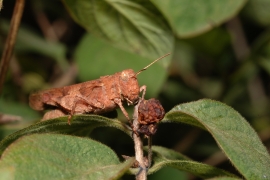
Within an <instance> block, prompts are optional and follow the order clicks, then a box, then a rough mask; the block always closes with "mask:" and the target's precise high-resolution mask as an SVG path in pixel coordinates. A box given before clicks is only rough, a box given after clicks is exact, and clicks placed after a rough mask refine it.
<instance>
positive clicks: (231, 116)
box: [161, 99, 270, 179]
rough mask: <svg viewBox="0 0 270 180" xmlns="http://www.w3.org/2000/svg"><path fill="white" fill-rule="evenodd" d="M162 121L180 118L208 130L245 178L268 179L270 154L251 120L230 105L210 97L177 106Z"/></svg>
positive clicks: (184, 121) (269, 174) (175, 120)
mask: <svg viewBox="0 0 270 180" xmlns="http://www.w3.org/2000/svg"><path fill="white" fill-rule="evenodd" d="M161 122H163V123H166V122H177V123H179V122H181V123H186V124H190V125H194V126H197V127H200V128H203V129H205V130H207V131H209V132H210V133H211V134H212V136H213V137H214V138H215V140H216V142H217V144H218V145H219V147H220V148H221V149H222V150H223V152H224V153H225V154H226V155H227V157H228V158H229V159H230V161H231V162H232V163H233V165H234V166H235V167H236V168H237V169H238V171H239V172H240V173H241V174H242V175H243V176H244V177H245V178H246V179H269V177H270V171H269V168H270V157H269V154H268V152H267V150H266V148H265V147H264V146H263V144H262V142H261V140H260V138H259V137H258V135H257V134H256V132H255V131H254V129H252V127H251V126H250V125H249V124H248V122H247V121H246V120H245V119H244V118H243V117H242V116H241V115H240V114H239V113H238V112H236V111H235V110H234V109H232V108H231V107H229V106H227V105H225V104H223V103H220V102H217V101H213V100H209V99H204V100H199V101H195V102H191V103H185V104H181V105H178V106H176V107H174V108H173V109H172V110H171V111H169V112H168V113H167V114H166V116H165V118H164V120H162V121H161Z"/></svg>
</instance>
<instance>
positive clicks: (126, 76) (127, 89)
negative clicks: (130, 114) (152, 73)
mask: <svg viewBox="0 0 270 180" xmlns="http://www.w3.org/2000/svg"><path fill="white" fill-rule="evenodd" d="M119 85H120V90H121V96H122V98H123V99H125V100H126V101H127V103H128V105H133V104H135V103H136V102H137V101H138V100H139V94H140V86H139V83H138V80H137V77H136V74H135V72H134V71H133V70H132V69H126V70H123V71H122V72H121V74H120V78H119Z"/></svg>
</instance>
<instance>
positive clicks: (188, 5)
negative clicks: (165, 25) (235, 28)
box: [151, 0, 246, 37]
mask: <svg viewBox="0 0 270 180" xmlns="http://www.w3.org/2000/svg"><path fill="white" fill-rule="evenodd" d="M151 2H152V3H153V4H154V5H156V6H157V7H158V9H159V10H160V11H161V12H162V13H163V15H164V16H165V17H166V18H167V20H168V21H169V23H170V25H171V27H172V28H173V30H174V32H175V33H176V34H177V36H178V37H192V36H195V35H198V34H201V33H203V32H206V31H208V30H211V29H212V28H214V27H216V26H218V25H220V24H222V23H223V22H225V21H227V20H228V19H230V18H232V17H234V16H235V15H236V14H237V13H238V12H239V11H240V9H241V8H242V7H243V6H244V4H245V2H246V0H226V1H217V0H208V1H190V0H166V1H164V0H151Z"/></svg>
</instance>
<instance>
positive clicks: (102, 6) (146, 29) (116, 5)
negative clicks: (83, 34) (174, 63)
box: [63, 0, 174, 59]
mask: <svg viewBox="0 0 270 180" xmlns="http://www.w3.org/2000/svg"><path fill="white" fill-rule="evenodd" d="M63 2H64V3H65V5H66V7H67V9H68V10H69V12H70V14H71V16H72V17H73V19H74V20H75V21H76V22H77V23H79V24H80V25H82V26H83V27H84V28H85V29H87V30H88V31H89V32H91V33H93V34H95V35H96V36H98V37H100V38H102V39H104V40H106V41H107V42H109V43H110V44H111V45H113V46H116V47H118V48H120V49H124V50H126V51H129V52H132V53H134V54H140V55H142V56H143V57H147V58H150V59H154V58H156V57H159V56H162V55H164V54H166V53H168V52H172V49H173V43H174V36H173V34H172V32H171V30H170V29H169V27H168V26H167V24H166V23H165V22H164V21H163V18H162V16H161V15H160V14H156V13H155V12H154V11H152V8H154V6H153V5H152V4H151V3H150V2H147V1H143V2H140V1H139V0H133V1H131V0H117V1H115V0H106V1H105V0H99V1H90V0H63ZM149 6H151V7H152V8H149V9H147V8H146V7H149Z"/></svg>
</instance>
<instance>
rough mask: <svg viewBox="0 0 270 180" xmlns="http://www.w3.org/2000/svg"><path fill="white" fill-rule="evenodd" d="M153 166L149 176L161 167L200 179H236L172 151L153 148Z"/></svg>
mask: <svg viewBox="0 0 270 180" xmlns="http://www.w3.org/2000/svg"><path fill="white" fill-rule="evenodd" d="M152 149H153V153H154V154H153V162H154V164H153V166H152V167H151V168H150V170H149V174H151V173H153V172H155V171H158V170H159V169H161V168H163V167H173V168H176V169H178V170H181V171H185V172H189V173H191V174H193V175H196V176H198V177H201V178H212V177H216V176H229V177H236V176H235V175H233V174H231V173H229V172H226V171H224V170H222V169H219V168H216V167H212V166H210V165H207V164H203V163H199V162H196V161H193V160H190V159H189V158H187V157H186V156H184V155H182V154H180V153H177V152H175V151H173V150H170V149H167V148H164V147H159V146H153V147H152Z"/></svg>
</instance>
